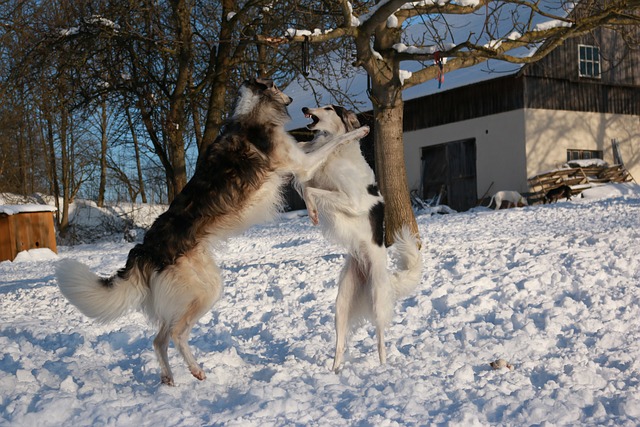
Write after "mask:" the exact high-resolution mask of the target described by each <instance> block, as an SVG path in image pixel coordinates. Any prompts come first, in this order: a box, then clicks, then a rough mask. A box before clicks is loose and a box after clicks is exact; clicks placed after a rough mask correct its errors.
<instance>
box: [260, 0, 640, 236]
mask: <svg viewBox="0 0 640 427" xmlns="http://www.w3.org/2000/svg"><path fill="white" fill-rule="evenodd" d="M303 3H304V2H303ZM574 6H575V9H574ZM325 7H327V9H328V10H330V9H329V7H331V8H335V7H340V10H341V15H340V18H339V19H338V20H337V21H336V22H335V25H334V26H332V27H327V26H318V27H300V26H298V27H295V28H298V29H301V30H302V29H313V28H320V30H319V31H314V32H312V33H309V32H301V31H295V30H294V31H291V32H290V33H289V34H288V35H287V36H284V37H283V36H282V35H281V34H280V35H279V34H273V35H272V36H271V37H261V38H260V40H261V41H262V42H264V43H269V44H271V45H273V46H279V45H281V44H286V43H292V42H296V43H303V42H305V41H307V42H309V43H312V44H324V43H329V42H335V40H337V39H340V40H349V41H350V43H352V46H353V48H354V49H355V51H356V59H355V61H354V63H355V65H356V66H358V67H362V68H363V69H364V70H365V71H366V72H367V74H368V76H369V79H370V88H369V98H370V100H371V103H372V105H373V114H374V120H375V131H374V141H375V142H374V144H375V152H376V156H375V157H376V173H377V178H378V180H379V185H380V188H381V191H382V194H383V196H384V197H385V199H386V202H387V203H386V211H385V215H386V221H387V222H386V227H387V233H386V239H387V242H386V243H387V244H391V243H392V239H393V234H394V232H395V231H396V230H397V229H399V228H400V227H401V226H402V224H404V223H409V224H411V227H412V229H413V230H414V231H416V232H417V224H416V221H415V217H414V214H413V211H412V208H411V202H410V199H409V190H408V184H407V178H406V170H405V163H404V148H403V142H402V130H403V129H402V126H403V107H404V104H403V99H402V92H403V90H406V89H408V88H410V87H413V86H416V85H419V84H421V83H424V82H426V81H427V80H431V79H434V78H437V77H438V76H439V75H440V74H441V73H443V72H448V71H452V70H455V69H459V68H465V67H469V66H472V65H476V64H478V63H481V62H483V61H487V60H489V59H494V60H500V61H507V62H510V63H514V64H524V63H531V62H535V61H538V60H539V59H541V58H542V57H544V56H545V55H547V54H548V53H549V52H550V51H552V50H553V49H554V48H555V47H557V46H558V45H559V44H560V43H562V42H563V41H564V40H566V39H567V38H570V37H577V36H580V35H583V34H585V33H587V32H590V31H592V30H594V29H596V28H598V27H602V26H608V27H613V28H616V29H618V30H620V31H621V32H624V29H625V26H629V25H638V24H640V20H639V18H638V10H639V9H640V1H638V0H615V1H611V2H610V1H607V2H603V1H596V0H586V1H581V2H579V3H578V4H577V5H576V3H574V2H572V1H566V2H563V1H559V2H551V1H547V2H544V1H542V2H541V1H529V0H494V1H489V0H475V1H446V2H431V1H429V2H410V3H408V2H406V1H403V0H388V1H364V2H356V3H354V8H355V12H354V10H353V8H352V4H351V3H350V2H348V1H346V0H341V1H340V2H333V3H331V6H329V5H328V4H327V5H326V6H325ZM330 15H331V16H334V15H333V14H330ZM356 15H357V16H356ZM478 15H480V16H481V17H482V20H481V21H482V22H483V25H482V26H480V27H473V28H472V27H469V31H468V32H467V36H466V37H465V38H464V40H454V39H452V34H454V31H453V30H454V26H459V27H462V28H464V26H465V25H468V22H471V21H472V19H470V18H471V17H475V18H477V17H478ZM477 20H478V19H474V20H473V21H477ZM541 21H545V22H547V23H550V24H549V25H547V26H544V27H538V26H536V24H537V23H539V22H541ZM327 30H331V31H327ZM455 33H458V34H459V33H460V31H459V30H458V31H456V32H455ZM518 48H529V49H531V48H536V49H533V50H530V51H528V52H527V53H526V54H523V53H522V52H519V51H518V50H517V49H518ZM440 59H444V60H442V61H441V60H440ZM403 63H413V64H414V65H415V64H419V66H418V69H417V70H416V71H413V73H406V72H403V71H402V68H401V64H403ZM414 69H415V68H414Z"/></svg>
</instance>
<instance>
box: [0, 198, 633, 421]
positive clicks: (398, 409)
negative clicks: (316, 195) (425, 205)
mask: <svg viewBox="0 0 640 427" xmlns="http://www.w3.org/2000/svg"><path fill="white" fill-rule="evenodd" d="M418 221H419V226H420V232H421V237H422V239H423V242H424V245H423V249H422V253H423V257H424V264H425V268H424V273H423V274H424V276H423V281H422V284H421V285H420V286H419V288H418V290H417V291H416V292H415V294H414V295H413V296H411V297H409V298H407V299H405V300H404V301H401V302H400V303H399V304H398V305H397V308H396V315H395V317H394V322H393V324H392V325H391V326H390V328H389V329H388V331H387V334H386V335H387V348H388V352H389V357H388V362H387V364H386V365H384V366H380V365H379V364H378V360H377V357H378V356H377V352H376V344H375V334H374V330H373V328H372V327H371V326H370V325H369V324H366V325H364V326H363V327H362V328H360V329H358V330H356V331H355V332H354V333H353V334H352V336H351V337H350V341H349V345H348V351H347V354H346V363H345V366H344V369H343V370H342V371H341V372H340V373H339V374H334V373H332V372H330V369H329V368H330V366H331V360H332V357H333V346H334V330H333V303H334V299H335V296H336V292H337V290H336V285H335V282H336V277H337V275H338V271H339V269H340V267H341V264H342V262H343V260H344V256H343V253H342V251H341V249H340V248H339V247H337V246H333V245H331V244H328V243H326V241H325V240H324V239H323V238H322V236H321V235H320V233H319V230H318V229H317V228H314V227H312V226H311V225H310V222H309V219H308V218H306V217H296V216H293V215H289V216H288V217H283V218H282V219H281V220H279V221H278V222H277V223H274V224H269V225H265V226H260V227H254V228H252V229H250V230H249V231H248V232H246V233H244V234H243V235H241V236H239V237H237V238H234V239H231V240H229V241H228V243H227V244H226V245H224V246H223V247H221V248H219V250H218V254H219V255H218V257H217V259H218V262H219V263H220V265H221V266H222V268H223V274H224V278H225V290H224V295H223V297H222V299H221V301H219V303H218V304H217V305H215V306H214V308H213V309H212V311H211V312H210V314H207V315H205V316H204V318H203V319H202V320H201V322H200V323H199V324H198V325H197V326H196V327H195V328H194V330H193V334H192V336H191V340H190V343H191V346H192V348H193V349H194V352H195V353H196V357H197V358H198V359H199V361H200V363H201V364H202V365H203V367H204V369H205V371H206V372H207V375H208V378H207V379H206V380H205V381H204V382H199V381H197V380H195V379H194V378H193V377H192V376H191V375H190V373H189V372H188V370H187V368H186V366H185V364H184V363H183V361H182V359H181V358H180V357H179V355H178V354H177V352H176V351H175V349H174V348H173V346H172V347H171V348H170V350H169V355H170V363H171V365H172V366H173V368H174V374H175V379H176V387H167V386H161V385H160V383H159V369H158V365H157V362H156V360H155V355H154V353H153V349H152V339H153V336H154V333H155V331H154V330H153V329H152V328H151V327H150V326H149V325H148V324H147V322H146V320H145V319H144V318H143V317H142V315H140V314H139V313H132V314H130V315H128V316H126V317H124V318H121V319H120V320H119V321H117V322H114V323H112V324H109V325H107V326H101V325H97V324H94V323H93V322H91V321H90V320H88V319H87V318H85V317H83V316H82V315H81V314H80V313H79V312H78V311H77V310H76V309H75V308H74V307H73V306H71V305H70V304H69V303H67V302H66V300H64V299H63V298H62V296H61V294H60V293H59V291H58V289H57V284H56V280H55V278H54V276H53V272H54V266H55V264H56V261H57V259H58V257H71V258H75V259H77V260H80V261H82V262H84V263H86V264H88V265H89V266H90V267H91V268H92V269H93V270H94V271H96V272H98V273H100V274H102V275H105V276H106V275H110V274H112V273H114V272H115V271H116V270H117V269H119V268H120V267H122V266H123V265H124V261H125V258H126V256H127V252H128V250H129V249H131V247H132V245H133V244H132V243H127V242H125V241H124V240H123V241H121V242H115V241H113V240H112V241H111V242H104V240H103V242H102V243H93V244H85V245H78V246H62V247H59V254H58V255H57V256H56V255H55V254H53V253H52V252H49V251H46V250H39V251H35V252H31V253H26V254H22V255H21V256H20V257H19V258H18V260H16V261H15V262H8V261H6V262H2V263H0V348H1V349H2V350H1V353H0V425H2V426H4V425H9V426H74V427H75V426H152V425H153V426H203V425H207V426H210V425H211V426H213V425H229V426H232V425H235V426H271V425H278V426H284V425H287V426H289V425H298V426H307V425H309V426H316V425H318V426H325V425H326V426H329V425H331V426H338V425H354V426H395V425H401V426H404V425H409V426H412V425H415V426H418V425H436V424H437V425H451V426H455V425H460V426H465V427H466V426H473V425H509V426H513V425H515V426H524V425H623V426H635V425H639V424H640V287H639V286H640V283H639V282H640V255H639V250H640V190H639V189H638V186H616V187H615V188H614V187H609V188H608V189H607V190H605V191H600V192H592V194H591V197H590V198H585V199H574V201H571V202H560V203H557V204H554V205H544V206H542V205H538V206H533V207H527V208H520V209H509V210H502V211H497V212H496V211H493V210H488V209H484V208H479V209H476V210H474V211H472V212H467V213H459V214H451V215H433V216H430V215H426V214H423V215H420V216H419V217H418ZM496 359H504V360H506V361H507V362H509V363H510V364H512V365H513V370H509V369H506V368H503V369H499V370H493V369H492V368H491V367H490V366H489V363H490V362H492V361H494V360H496Z"/></svg>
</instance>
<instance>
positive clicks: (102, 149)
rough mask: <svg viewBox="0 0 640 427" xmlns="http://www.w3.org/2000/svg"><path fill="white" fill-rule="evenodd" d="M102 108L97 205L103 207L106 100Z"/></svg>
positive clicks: (105, 174)
mask: <svg viewBox="0 0 640 427" xmlns="http://www.w3.org/2000/svg"><path fill="white" fill-rule="evenodd" d="M100 108H101V111H100V113H101V114H100V137H101V138H100V184H99V186H98V200H97V201H96V204H97V205H98V206H99V207H103V206H104V194H105V193H106V191H107V101H106V100H105V99H104V98H103V99H102V102H101V103H100Z"/></svg>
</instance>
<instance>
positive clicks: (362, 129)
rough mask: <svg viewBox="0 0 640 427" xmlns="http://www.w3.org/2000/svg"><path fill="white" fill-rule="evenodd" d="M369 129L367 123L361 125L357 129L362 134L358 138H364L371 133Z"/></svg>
mask: <svg viewBox="0 0 640 427" xmlns="http://www.w3.org/2000/svg"><path fill="white" fill-rule="evenodd" d="M369 130H370V129H369V126H367V125H364V126H360V127H359V128H358V129H356V131H358V133H360V134H361V136H359V137H358V138H364V137H365V136H367V135H369Z"/></svg>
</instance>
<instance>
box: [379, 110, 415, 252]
mask: <svg viewBox="0 0 640 427" xmlns="http://www.w3.org/2000/svg"><path fill="white" fill-rule="evenodd" d="M373 113H374V118H375V128H374V134H373V140H374V147H375V152H376V156H375V157H376V174H377V179H378V185H379V186H380V191H381V193H382V196H383V197H384V200H385V210H384V214H385V224H386V225H385V244H386V245H387V246H389V245H392V244H393V241H394V239H393V238H394V235H395V233H396V232H397V231H398V230H400V229H401V227H402V226H403V224H408V225H409V227H410V228H411V231H413V232H414V233H415V234H418V224H417V223H416V219H415V216H414V214H413V209H412V208H411V199H410V197H409V185H408V183H407V171H406V168H405V162H404V145H403V140H402V117H403V113H404V103H403V102H402V100H400V101H398V102H396V103H395V105H393V106H391V107H380V106H374V110H373Z"/></svg>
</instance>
